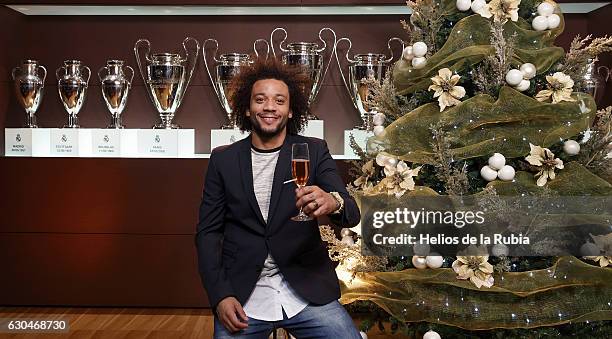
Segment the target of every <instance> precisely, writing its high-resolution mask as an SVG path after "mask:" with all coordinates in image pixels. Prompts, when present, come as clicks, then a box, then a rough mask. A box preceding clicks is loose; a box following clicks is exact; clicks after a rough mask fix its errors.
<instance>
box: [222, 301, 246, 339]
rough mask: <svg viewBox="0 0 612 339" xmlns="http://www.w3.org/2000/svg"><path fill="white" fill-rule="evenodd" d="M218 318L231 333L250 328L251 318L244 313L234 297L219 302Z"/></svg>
mask: <svg viewBox="0 0 612 339" xmlns="http://www.w3.org/2000/svg"><path fill="white" fill-rule="evenodd" d="M217 316H218V317H219V321H221V323H222V324H223V326H225V328H227V330H228V331H230V332H236V331H240V330H243V329H245V328H247V327H248V326H249V325H248V321H249V318H247V315H246V313H244V310H243V309H242V305H240V302H238V300H237V299H236V298H234V297H225V298H224V299H223V300H221V301H220V302H219V304H218V305H217Z"/></svg>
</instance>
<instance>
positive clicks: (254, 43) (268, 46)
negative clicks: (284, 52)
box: [253, 39, 270, 60]
mask: <svg viewBox="0 0 612 339" xmlns="http://www.w3.org/2000/svg"><path fill="white" fill-rule="evenodd" d="M258 42H263V43H264V44H266V60H268V57H269V56H270V43H269V42H268V41H267V40H266V39H257V40H255V42H253V51H254V52H255V57H256V58H257V59H259V52H258V51H257V43H258Z"/></svg>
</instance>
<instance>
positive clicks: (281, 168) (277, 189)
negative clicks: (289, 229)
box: [267, 134, 295, 232]
mask: <svg viewBox="0 0 612 339" xmlns="http://www.w3.org/2000/svg"><path fill="white" fill-rule="evenodd" d="M291 139H292V136H291V135H290V134H287V136H286V137H285V141H284V142H283V146H282V147H281V150H280V154H279V155H278V160H277V162H276V167H275V169H274V180H273V182H272V193H271V195H270V209H269V212H268V224H271V222H272V221H273V219H274V216H275V215H277V214H278V213H274V211H275V210H276V207H277V205H278V201H279V200H280V195H281V191H282V190H283V185H284V184H283V182H285V181H286V180H289V179H291V144H292V140H291ZM287 185H289V184H287ZM293 185H294V186H295V184H293ZM267 231H268V232H269V231H270V230H269V229H268V230H267Z"/></svg>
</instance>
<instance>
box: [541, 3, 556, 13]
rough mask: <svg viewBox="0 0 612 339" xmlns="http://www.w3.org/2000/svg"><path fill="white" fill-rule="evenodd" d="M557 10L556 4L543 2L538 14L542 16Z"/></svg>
mask: <svg viewBox="0 0 612 339" xmlns="http://www.w3.org/2000/svg"><path fill="white" fill-rule="evenodd" d="M554 11H555V6H553V5H552V4H551V3H550V2H546V1H545V2H543V3H541V4H540V5H539V6H538V14H540V15H542V16H549V15H551V14H553V12H554Z"/></svg>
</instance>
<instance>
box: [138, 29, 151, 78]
mask: <svg viewBox="0 0 612 339" xmlns="http://www.w3.org/2000/svg"><path fill="white" fill-rule="evenodd" d="M142 44H145V45H146V47H147V51H146V53H145V55H144V56H145V58H146V59H149V53H150V52H151V42H150V41H149V40H147V39H139V40H138V41H136V44H134V55H135V56H136V65H137V66H138V70H139V71H140V76H142V82H143V83H144V85H145V86H146V85H147V79H145V74H147V72H146V70H145V69H143V68H142V62H141V61H140V60H141V57H140V53H139V52H138V50H139V49H140V45H142Z"/></svg>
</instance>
